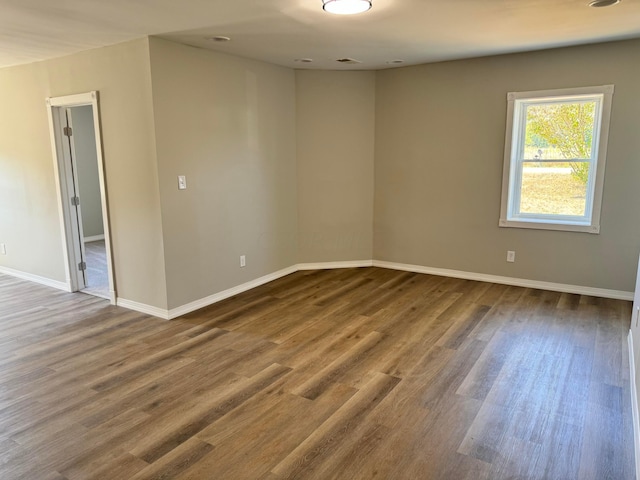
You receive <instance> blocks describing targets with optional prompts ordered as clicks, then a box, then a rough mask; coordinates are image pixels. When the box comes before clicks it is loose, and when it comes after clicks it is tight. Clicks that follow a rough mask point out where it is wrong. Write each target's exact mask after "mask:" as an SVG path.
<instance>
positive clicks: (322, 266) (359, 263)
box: [296, 260, 373, 270]
mask: <svg viewBox="0 0 640 480" xmlns="http://www.w3.org/2000/svg"><path fill="white" fill-rule="evenodd" d="M372 266H373V260H353V261H349V262H320V263H299V264H298V265H296V270H329V269H334V268H360V267H372Z"/></svg>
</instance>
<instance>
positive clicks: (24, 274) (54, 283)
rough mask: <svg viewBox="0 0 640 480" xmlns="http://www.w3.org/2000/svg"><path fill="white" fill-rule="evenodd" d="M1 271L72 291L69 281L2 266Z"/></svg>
mask: <svg viewBox="0 0 640 480" xmlns="http://www.w3.org/2000/svg"><path fill="white" fill-rule="evenodd" d="M0 273H4V274H6V275H11V276H12V277H16V278H20V279H22V280H28V281H30V282H35V283H39V284H41V285H46V286H47V287H52V288H57V289H58V290H64V291H65V292H70V291H71V286H70V285H69V284H68V283H65V282H60V281H58V280H52V279H50V278H46V277H41V276H39V275H34V274H32V273H27V272H21V271H20V270H14V269H13V268H9V267H0Z"/></svg>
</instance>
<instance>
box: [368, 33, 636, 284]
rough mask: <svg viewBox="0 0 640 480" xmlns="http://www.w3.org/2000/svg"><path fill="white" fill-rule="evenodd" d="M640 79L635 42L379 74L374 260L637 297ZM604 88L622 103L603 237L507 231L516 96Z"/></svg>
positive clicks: (612, 140) (614, 125) (616, 110)
mask: <svg viewBox="0 0 640 480" xmlns="http://www.w3.org/2000/svg"><path fill="white" fill-rule="evenodd" d="M638 78H640V41H638V40H634V41H627V42H618V43H608V44H599V45H592V46H585V47H575V48H565V49H558V50H550V51H543V52H534V53H525V54H516V55H505V56H497V57H488V58H480V59H473V60H463V61H454V62H446V63H438V64H430V65H422V66H417V67H407V68H401V69H395V70H387V71H381V72H378V74H377V90H376V153H375V155H376V161H375V169H376V170H375V226H374V236H375V247H374V257H375V258H376V259H379V260H387V261H394V262H401V263H408V264H417V265H423V266H429V267H441V268H447V269H455V270H462V271H468V272H479V273H486V274H494V275H503V276H508V277H517V278H526V279H533V280H541V281H549V282H557V283H565V284H573V285H584V286H589V287H599V288H607V289H614V290H624V291H631V290H633V286H634V280H635V271H636V265H637V255H638V250H639V248H640V245H639V241H638V239H639V238H640V221H639V220H638V205H640V189H638V187H637V183H638V179H639V178H640V135H638V118H640V90H639V88H638V85H639V84H638ZM602 84H614V85H615V94H614V97H613V111H612V117H611V132H610V136H609V151H608V158H607V167H606V179H605V185H604V199H603V204H602V218H601V227H602V228H601V233H600V235H591V234H584V233H569V232H554V231H537V230H524V229H514V228H498V218H499V213H500V195H501V180H502V163H503V152H504V135H505V133H504V132H505V118H506V94H507V92H511V91H527V90H541V89H553V88H565V87H577V86H588V85H602ZM508 249H509V250H515V251H516V263H514V264H508V263H506V262H505V257H506V251H507V250H508Z"/></svg>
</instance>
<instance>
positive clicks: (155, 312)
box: [116, 297, 169, 320]
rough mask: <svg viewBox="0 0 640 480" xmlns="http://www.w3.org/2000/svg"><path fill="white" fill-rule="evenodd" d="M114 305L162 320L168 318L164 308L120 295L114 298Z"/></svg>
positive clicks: (167, 311)
mask: <svg viewBox="0 0 640 480" xmlns="http://www.w3.org/2000/svg"><path fill="white" fill-rule="evenodd" d="M116 305H117V306H119V307H123V308H128V309H129V310H134V311H136V312H140V313H146V314H147V315H152V316H154V317H158V318H162V319H163V320H169V310H167V309H165V308H158V307H153V306H151V305H147V304H145V303H140V302H134V301H133V300H127V299H126V298H121V297H118V298H117V299H116Z"/></svg>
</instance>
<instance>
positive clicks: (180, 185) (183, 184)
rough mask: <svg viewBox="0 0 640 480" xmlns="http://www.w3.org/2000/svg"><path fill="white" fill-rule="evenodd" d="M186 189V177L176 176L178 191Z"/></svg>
mask: <svg viewBox="0 0 640 480" xmlns="http://www.w3.org/2000/svg"><path fill="white" fill-rule="evenodd" d="M186 189H187V177H185V176H184V175H178V190H186Z"/></svg>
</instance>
